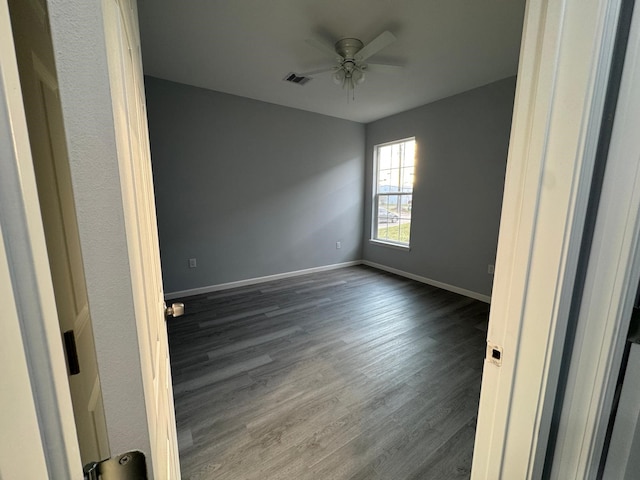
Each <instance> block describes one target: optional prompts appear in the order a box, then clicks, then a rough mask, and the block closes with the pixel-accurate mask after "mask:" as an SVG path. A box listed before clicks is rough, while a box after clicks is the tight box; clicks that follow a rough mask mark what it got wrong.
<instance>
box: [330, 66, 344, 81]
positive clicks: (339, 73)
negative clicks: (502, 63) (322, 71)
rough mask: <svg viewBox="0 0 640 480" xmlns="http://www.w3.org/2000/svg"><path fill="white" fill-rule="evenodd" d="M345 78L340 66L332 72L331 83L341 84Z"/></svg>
mask: <svg viewBox="0 0 640 480" xmlns="http://www.w3.org/2000/svg"><path fill="white" fill-rule="evenodd" d="M344 80H345V75H344V70H343V69H342V68H340V69H338V70H336V71H335V73H334V74H333V83H335V84H336V85H343V84H344Z"/></svg>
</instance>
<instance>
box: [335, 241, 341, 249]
mask: <svg viewBox="0 0 640 480" xmlns="http://www.w3.org/2000/svg"><path fill="white" fill-rule="evenodd" d="M341 248H342V243H340V242H336V250H340V249H341Z"/></svg>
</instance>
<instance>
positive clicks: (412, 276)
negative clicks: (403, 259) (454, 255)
mask: <svg viewBox="0 0 640 480" xmlns="http://www.w3.org/2000/svg"><path fill="white" fill-rule="evenodd" d="M361 263H362V264H363V265H368V266H369V267H373V268H377V269H378V270H384V271H385V272H389V273H395V274H396V275H400V276H401V277H406V278H410V279H411V280H416V281H417V282H421V283H426V284H427V285H431V286H432V287H438V288H442V289H443V290H448V291H450V292H453V293H458V294H460V295H464V296H465V297H470V298H474V299H476V300H480V301H481V302H485V303H491V297H490V296H488V295H483V294H481V293H477V292H472V291H471V290H467V289H464V288H460V287H456V286H454V285H449V284H448V283H443V282H439V281H437V280H431V279H430V278H426V277H421V276H420V275H415V274H413V273H409V272H405V271H402V270H398V269H397V268H392V267H387V266H386V265H381V264H379V263H374V262H370V261H368V260H363V261H362V262H361Z"/></svg>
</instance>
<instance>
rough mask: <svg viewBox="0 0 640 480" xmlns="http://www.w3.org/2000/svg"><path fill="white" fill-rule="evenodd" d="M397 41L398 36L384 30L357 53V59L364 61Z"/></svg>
mask: <svg viewBox="0 0 640 480" xmlns="http://www.w3.org/2000/svg"><path fill="white" fill-rule="evenodd" d="M395 41H396V36H395V35H394V34H393V33H391V32H390V31H388V30H387V31H385V32H382V33H381V34H380V35H378V36H377V37H376V38H374V39H373V40H371V42H369V43H368V44H367V45H365V46H364V47H363V48H362V50H360V51H359V52H358V53H357V54H356V60H359V61H362V60H366V59H367V58H369V57H370V56H371V55H374V54H376V53H378V52H379V51H380V50H382V49H383V48H385V47H388V46H389V45H391V44H392V43H393V42H395Z"/></svg>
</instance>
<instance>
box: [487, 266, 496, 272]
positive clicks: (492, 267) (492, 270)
mask: <svg viewBox="0 0 640 480" xmlns="http://www.w3.org/2000/svg"><path fill="white" fill-rule="evenodd" d="M495 270H496V267H495V265H492V264H489V267H488V268H487V273H488V274H489V275H493V272H495Z"/></svg>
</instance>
